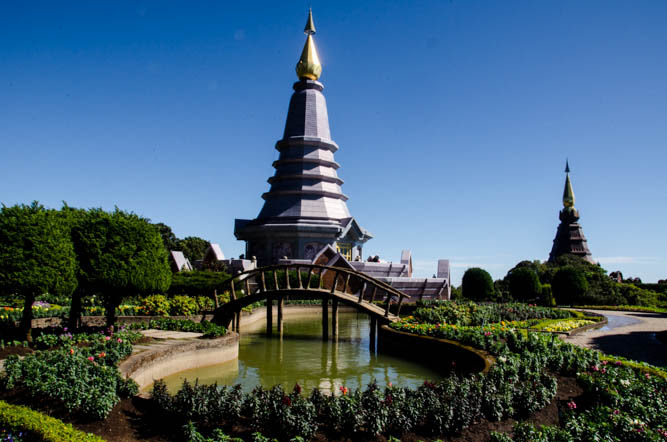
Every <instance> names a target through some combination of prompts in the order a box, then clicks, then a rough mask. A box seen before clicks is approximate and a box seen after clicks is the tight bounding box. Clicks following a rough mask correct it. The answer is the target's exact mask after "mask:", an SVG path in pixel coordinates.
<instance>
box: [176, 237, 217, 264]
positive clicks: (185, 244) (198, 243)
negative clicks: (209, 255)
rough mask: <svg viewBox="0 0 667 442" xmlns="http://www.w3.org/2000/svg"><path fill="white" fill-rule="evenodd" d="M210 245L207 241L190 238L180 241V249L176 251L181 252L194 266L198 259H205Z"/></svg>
mask: <svg viewBox="0 0 667 442" xmlns="http://www.w3.org/2000/svg"><path fill="white" fill-rule="evenodd" d="M210 245H211V243H209V242H208V241H206V240H205V239H202V238H198V237H196V236H188V237H186V238H183V239H179V240H178V249H176V250H181V251H182V252H183V255H185V257H186V258H188V259H189V260H190V262H191V263H193V264H194V262H195V261H197V260H198V259H202V258H204V253H205V252H206V249H208V246H210Z"/></svg>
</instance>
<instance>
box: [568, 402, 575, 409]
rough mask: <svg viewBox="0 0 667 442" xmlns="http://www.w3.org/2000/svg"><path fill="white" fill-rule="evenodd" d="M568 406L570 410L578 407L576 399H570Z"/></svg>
mask: <svg viewBox="0 0 667 442" xmlns="http://www.w3.org/2000/svg"><path fill="white" fill-rule="evenodd" d="M567 407H568V408H569V409H570V410H574V409H575V408H577V404H576V402H574V401H570V402H568V403H567Z"/></svg>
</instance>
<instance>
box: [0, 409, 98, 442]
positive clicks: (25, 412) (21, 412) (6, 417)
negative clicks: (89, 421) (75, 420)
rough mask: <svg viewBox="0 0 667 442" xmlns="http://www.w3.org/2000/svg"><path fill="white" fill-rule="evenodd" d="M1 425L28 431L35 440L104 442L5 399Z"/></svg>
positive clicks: (0, 410) (0, 420) (49, 441)
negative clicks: (9, 402)
mask: <svg viewBox="0 0 667 442" xmlns="http://www.w3.org/2000/svg"><path fill="white" fill-rule="evenodd" d="M0 427H2V428H6V429H9V430H11V431H14V432H17V431H27V432H28V433H30V434H31V435H32V436H34V438H35V439H34V440H39V441H43V442H104V439H102V438H101V437H99V436H95V435H94V434H90V433H84V432H81V431H79V430H76V429H75V428H74V427H72V426H71V425H70V424H66V423H64V422H62V421H59V420H58V419H54V418H52V417H50V416H47V415H45V414H42V413H39V412H37V411H34V410H31V409H30V408H28V407H23V406H20V405H11V404H8V403H7V402H4V401H0ZM30 440H33V439H30Z"/></svg>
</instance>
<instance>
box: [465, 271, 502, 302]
mask: <svg viewBox="0 0 667 442" xmlns="http://www.w3.org/2000/svg"><path fill="white" fill-rule="evenodd" d="M461 290H462V293H463V296H464V297H465V298H466V299H470V300H471V301H491V300H493V296H494V293H495V290H494V286H493V280H492V279H491V275H489V272H487V271H486V270H484V269H480V268H479V267H473V268H470V269H468V270H466V271H465V273H464V274H463V280H462V282H461Z"/></svg>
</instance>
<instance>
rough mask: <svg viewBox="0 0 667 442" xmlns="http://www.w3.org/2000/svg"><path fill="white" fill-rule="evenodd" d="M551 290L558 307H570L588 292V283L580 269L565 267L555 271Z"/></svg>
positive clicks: (570, 266)
mask: <svg viewBox="0 0 667 442" xmlns="http://www.w3.org/2000/svg"><path fill="white" fill-rule="evenodd" d="M551 289H552V290H553V294H554V298H556V303H558V305H572V304H575V303H576V302H577V301H578V300H580V299H581V298H582V297H583V296H584V294H585V293H586V291H587V290H588V281H586V276H585V274H584V272H583V271H582V270H581V269H580V268H577V267H575V266H572V265H566V266H564V267H561V268H560V269H558V271H556V274H555V275H554V277H553V280H552V281H551Z"/></svg>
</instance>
